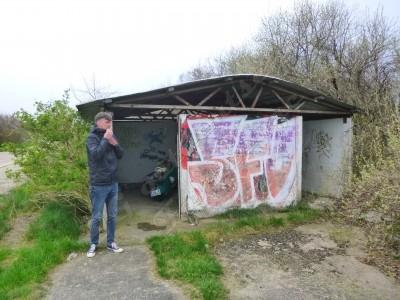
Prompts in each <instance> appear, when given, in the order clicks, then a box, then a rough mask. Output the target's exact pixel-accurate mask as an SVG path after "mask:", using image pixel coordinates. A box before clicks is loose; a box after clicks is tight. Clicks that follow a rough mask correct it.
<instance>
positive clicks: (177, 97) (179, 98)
mask: <svg viewBox="0 0 400 300" xmlns="http://www.w3.org/2000/svg"><path fill="white" fill-rule="evenodd" d="M174 97H175V99H176V100H178V101H179V102H181V103H183V104H186V105H188V106H190V105H192V104H190V103H189V102H188V101H186V100H185V99H183V98H182V97H181V96H179V95H175V96H174Z"/></svg>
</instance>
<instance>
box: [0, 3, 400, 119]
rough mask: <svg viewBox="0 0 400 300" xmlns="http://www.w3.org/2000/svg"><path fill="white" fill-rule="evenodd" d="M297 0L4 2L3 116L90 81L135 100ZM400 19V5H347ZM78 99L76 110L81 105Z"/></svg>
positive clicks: (0, 7)
mask: <svg viewBox="0 0 400 300" xmlns="http://www.w3.org/2000/svg"><path fill="white" fill-rule="evenodd" d="M293 3H294V1H293V0H290V1H286V0H279V1H276V0H274V1H269V0H263V1H262V0H142V1H139V0H131V1H128V0H126V1H124V0H120V1H118V0H103V1H101V0H95V1H90V0H80V1H73V0H66V1H64V0H49V1H46V0H27V1H23V0H10V1H9V0H0V43H1V44H0V103H1V105H0V113H12V112H14V111H17V110H18V109H20V108H23V109H25V110H28V111H31V112H32V111H33V103H34V102H35V101H45V102H47V101H50V100H54V99H60V98H61V96H62V94H63V91H64V90H65V89H68V88H73V89H84V81H83V78H86V79H87V80H88V81H91V79H92V77H93V76H95V78H96V82H97V84H98V86H108V90H110V91H115V92H117V94H118V95H120V94H130V93H136V92H140V91H145V90H149V89H155V88H158V87H161V86H166V85H172V84H175V83H177V82H178V78H179V75H180V74H181V73H183V72H185V71H187V70H189V69H190V68H192V67H194V66H196V65H198V64H199V62H202V61H204V60H206V59H207V58H209V57H213V56H215V55H218V54H220V53H222V52H223V51H226V50H229V49H230V48H231V47H233V46H238V45H240V44H242V43H244V42H246V41H248V40H249V39H251V37H252V36H253V35H254V34H255V33H256V31H257V29H258V27H259V25H260V21H261V18H262V17H264V16H268V15H270V14H273V13H274V12H276V11H277V10H279V9H290V8H291V7H293ZM346 3H348V4H349V5H350V8H352V9H357V10H362V9H365V7H369V8H370V9H371V10H374V9H376V8H377V6H378V4H379V3H380V4H381V6H383V8H384V14H385V15H387V16H388V17H389V18H391V19H393V20H394V19H397V18H398V16H399V11H400V10H399V9H400V4H398V3H400V2H398V0H380V1H376V0H375V1H373V0H367V1H357V0H350V1H347V2H346ZM76 103H77V101H76V100H74V99H73V100H72V101H71V104H76Z"/></svg>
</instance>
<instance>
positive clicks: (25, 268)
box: [0, 203, 86, 299]
mask: <svg viewBox="0 0 400 300" xmlns="http://www.w3.org/2000/svg"><path fill="white" fill-rule="evenodd" d="M79 233H80V224H79V222H78V220H77V219H76V218H75V216H74V209H73V208H72V207H70V206H67V205H62V204H59V203H51V204H49V205H48V206H47V207H45V208H44V209H43V211H42V212H41V214H40V216H39V218H38V219H37V220H36V221H35V222H34V223H33V224H31V226H30V229H29V231H28V238H29V239H31V240H32V241H33V246H32V247H25V248H20V249H18V250H17V252H16V253H15V254H13V255H15V259H14V260H13V262H12V264H11V265H9V266H8V267H6V268H4V269H1V270H0V299H12V298H29V295H30V294H31V293H32V291H33V290H32V289H33V288H34V286H35V284H37V283H40V282H42V281H43V280H44V279H45V277H46V275H47V273H48V271H49V270H50V269H52V268H53V267H54V266H56V265H57V264H59V263H61V262H62V261H63V260H64V259H65V256H66V255H67V254H68V253H70V252H71V251H77V250H83V249H84V247H86V244H85V243H80V242H79V241H78V239H79ZM1 253H2V252H1V251H0V256H1ZM3 255H4V256H5V257H7V256H8V254H7V252H5V253H4V254H3Z"/></svg>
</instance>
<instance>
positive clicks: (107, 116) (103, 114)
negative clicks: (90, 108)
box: [94, 111, 112, 123]
mask: <svg viewBox="0 0 400 300" xmlns="http://www.w3.org/2000/svg"><path fill="white" fill-rule="evenodd" d="M100 119H106V120H108V121H112V115H111V113H109V112H106V111H101V112H99V113H97V114H96V115H95V116H94V122H95V123H96V122H97V121H98V120H100Z"/></svg>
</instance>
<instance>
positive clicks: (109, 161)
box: [86, 127, 124, 185]
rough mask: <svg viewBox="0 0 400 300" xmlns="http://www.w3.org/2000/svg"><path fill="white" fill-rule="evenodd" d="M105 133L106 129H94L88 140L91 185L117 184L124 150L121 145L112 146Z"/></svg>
mask: <svg viewBox="0 0 400 300" xmlns="http://www.w3.org/2000/svg"><path fill="white" fill-rule="evenodd" d="M105 132H106V131H105V130H104V129H100V128H98V127H93V128H92V130H91V131H90V133H89V136H88V138H87V142H86V150H87V155H88V164H89V177H90V184H91V185H110V184H113V183H115V182H117V161H118V159H121V158H122V156H123V154H124V150H123V149H122V147H121V146H120V145H119V144H117V145H115V146H113V145H111V144H110V143H109V142H108V141H107V139H105V138H104V133H105ZM114 138H115V136H114ZM115 139H116V138H115Z"/></svg>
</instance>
